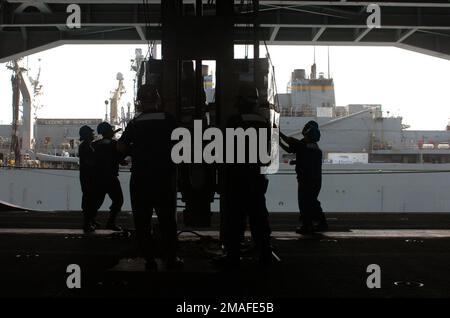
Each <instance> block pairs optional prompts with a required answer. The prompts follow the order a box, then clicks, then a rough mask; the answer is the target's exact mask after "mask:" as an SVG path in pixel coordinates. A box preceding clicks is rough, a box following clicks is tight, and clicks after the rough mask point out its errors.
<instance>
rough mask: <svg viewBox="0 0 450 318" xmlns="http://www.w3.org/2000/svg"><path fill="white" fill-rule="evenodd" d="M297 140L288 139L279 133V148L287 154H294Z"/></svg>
mask: <svg viewBox="0 0 450 318" xmlns="http://www.w3.org/2000/svg"><path fill="white" fill-rule="evenodd" d="M296 141H297V139H295V138H293V137H288V136H286V135H285V134H283V133H282V132H281V131H280V146H281V148H283V150H284V151H286V152H289V153H294V152H295V146H294V145H295V142H296Z"/></svg>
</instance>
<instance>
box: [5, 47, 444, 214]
mask: <svg viewBox="0 0 450 318" xmlns="http://www.w3.org/2000/svg"><path fill="white" fill-rule="evenodd" d="M144 59H145V58H144V56H143V55H142V52H140V51H139V50H136V58H135V60H133V65H134V66H133V67H134V68H135V71H136V73H137V74H138V75H139V74H140V73H139V72H140V71H142V70H139V69H140V65H141V64H142V62H143V61H144ZM9 68H10V69H11V71H12V72H13V77H14V79H15V81H14V80H13V92H14V100H15V101H16V102H15V105H14V114H15V115H14V117H13V124H12V125H0V136H1V137H0V153H1V154H0V160H1V163H2V165H1V168H0V201H3V202H7V203H8V204H12V205H17V206H20V207H24V208H26V209H32V210H42V211H56V210H57V211H64V210H67V211H72V210H80V206H81V191H80V185H79V181H78V171H77V170H78V158H77V157H76V155H77V148H78V144H79V141H78V129H79V127H80V126H82V125H86V124H87V125H90V126H91V127H92V128H94V129H95V127H96V126H97V124H98V123H100V122H101V121H103V120H108V121H110V122H111V123H112V124H115V125H116V126H121V127H125V126H126V123H127V121H129V120H130V119H131V118H132V117H133V110H132V107H131V105H130V103H128V104H127V106H126V107H123V106H122V107H120V103H121V98H120V97H121V96H122V94H123V92H124V89H125V88H124V85H123V76H122V75H121V74H120V73H119V74H118V75H117V81H118V85H117V88H115V89H114V91H113V92H112V94H111V97H110V99H109V100H108V101H105V106H106V108H107V109H108V105H109V110H110V115H109V116H108V114H107V113H106V114H105V118H96V119H63V118H62V119H45V118H34V117H33V115H32V114H33V109H34V108H35V107H36V102H35V100H36V99H37V97H38V95H39V94H40V87H41V86H40V84H39V82H38V80H33V79H32V78H30V77H29V76H28V73H27V70H26V69H25V68H24V67H23V66H21V64H20V61H15V62H13V63H11V64H10V66H9ZM316 69H317V66H316V64H315V63H314V64H313V65H312V67H311V72H310V74H308V75H307V74H306V70H305V69H295V70H294V71H293V72H292V75H291V79H290V81H289V85H288V87H287V92H286V93H276V94H273V91H272V101H271V102H272V103H274V104H276V107H275V110H276V112H277V113H278V114H279V115H280V117H279V126H280V128H281V130H282V131H283V132H284V133H285V134H287V135H289V136H293V137H296V138H299V139H300V138H302V136H301V130H302V128H303V126H304V124H305V123H306V122H308V121H310V120H315V121H317V122H318V123H319V126H320V130H321V134H322V137H321V140H320V142H319V146H320V148H321V149H322V151H323V155H324V156H323V158H324V163H323V187H322V191H321V194H320V200H321V202H322V206H323V208H324V210H325V211H330V212H343V213H345V212H386V213H389V212H395V213H398V212H405V211H408V212H448V211H450V184H449V183H448V180H450V126H447V127H443V128H445V129H443V130H439V131H437V130H430V131H423V130H420V131H419V130H410V129H408V128H409V127H408V126H407V125H405V124H404V123H403V119H402V118H401V117H394V116H390V115H389V114H386V113H385V112H383V109H382V105H376V104H351V105H346V106H339V105H336V101H335V86H334V80H333V79H332V78H331V77H330V76H329V74H328V76H325V74H324V73H318V74H317V71H316ZM250 71H251V70H250ZM247 72H248V70H247ZM264 76H265V80H266V84H265V85H266V86H267V82H270V74H269V72H268V73H267V74H265V75H264ZM203 80H204V88H205V98H206V110H207V115H208V118H210V117H213V116H214V112H213V106H211V105H213V104H214V81H213V76H212V74H211V72H210V71H209V70H208V67H207V66H205V67H204V72H203ZM14 85H15V86H14ZM268 86H270V85H268ZM270 90H271V88H270V87H267V91H270ZM269 95H270V94H269V93H267V94H263V95H262V96H263V97H264V96H269ZM20 96H21V97H22V98H21V99H20ZM264 98H266V97H264ZM208 105H210V106H211V107H210V109H209V110H210V111H208ZM19 108H21V109H22V118H19V117H20V116H19V114H20V112H19ZM119 108H120V109H121V114H120V115H119V114H118V110H119ZM11 158H14V160H13V159H11ZM15 158H20V164H18V162H17V160H15ZM292 159H293V157H292V155H289V154H286V153H283V152H282V151H281V150H280V154H279V160H280V169H279V171H278V172H277V173H276V174H271V175H269V188H268V191H267V196H266V198H267V208H268V210H269V211H270V212H274V213H276V212H296V211H298V205H297V180H296V175H295V171H294V166H293V165H291V161H292ZM129 177H130V172H129V168H124V169H122V170H121V172H120V180H121V183H122V188H123V189H124V191H123V192H124V196H125V204H124V207H123V210H130V209H131V206H130V199H129V193H128V188H129V187H128V182H129ZM108 206H109V199H107V200H106V202H105V204H104V205H103V207H102V209H105V210H106V209H107V207H108ZM180 206H182V204H181V203H180ZM218 209H219V203H218V200H217V195H216V200H215V201H214V203H213V204H212V210H213V211H218Z"/></svg>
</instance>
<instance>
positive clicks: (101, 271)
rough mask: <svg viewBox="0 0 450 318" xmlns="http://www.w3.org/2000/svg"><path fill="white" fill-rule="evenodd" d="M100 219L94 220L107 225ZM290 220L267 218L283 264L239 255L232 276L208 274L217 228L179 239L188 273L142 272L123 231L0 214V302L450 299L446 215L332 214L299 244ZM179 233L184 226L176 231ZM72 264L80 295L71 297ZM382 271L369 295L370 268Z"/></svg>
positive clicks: (56, 216) (60, 216) (53, 216)
mask: <svg viewBox="0 0 450 318" xmlns="http://www.w3.org/2000/svg"><path fill="white" fill-rule="evenodd" d="M105 217H106V216H105V215H101V216H100V220H101V221H104V219H105ZM296 217H297V216H296V215H295V214H285V215H279V216H274V217H273V220H272V223H273V233H272V236H273V245H274V248H275V251H276V254H277V255H278V256H279V257H280V258H281V260H282V261H281V262H280V263H279V264H276V265H274V266H272V267H270V268H261V267H260V266H258V264H257V263H256V262H255V261H254V259H253V258H252V254H251V252H248V253H245V254H244V258H243V261H242V264H241V269H240V270H239V271H238V272H224V271H220V270H217V269H215V268H213V267H212V266H211V264H210V260H211V258H212V257H214V256H216V255H219V254H220V249H219V241H218V231H217V226H216V225H217V224H216V223H217V222H216V220H215V221H214V222H213V224H214V225H213V227H212V228H211V229H199V230H197V231H196V232H195V233H192V232H185V233H182V234H180V254H181V256H183V257H184V259H185V267H184V268H183V269H182V270H180V271H169V270H166V269H164V266H163V264H159V265H160V271H159V272H157V273H151V272H146V271H145V270H144V262H143V260H142V259H141V258H139V257H138V253H137V250H136V247H135V244H134V240H133V228H132V223H131V219H130V215H129V214H127V213H124V214H123V215H122V217H121V223H122V224H124V225H125V226H126V227H128V229H129V232H124V233H113V232H111V231H107V230H99V231H97V232H96V233H95V234H91V235H84V234H83V233H82V232H81V231H80V230H79V229H77V228H78V225H79V221H80V214H79V213H77V212H73V213H67V212H55V213H30V212H28V213H25V212H17V211H16V212H2V213H0V273H1V275H0V286H2V288H0V297H62V298H73V297H76V298H78V297H89V298H90V297H93V298H98V297H125V298H132V297H133V298H135V297H139V298H150V299H153V300H154V299H164V300H171V299H172V300H173V299H175V300H177V299H194V300H195V299H206V300H210V301H217V300H222V299H223V300H224V299H230V297H231V298H233V297H234V298H236V297H243V299H250V298H251V299H255V297H256V299H272V298H273V299H292V298H301V297H339V298H346V297H364V298H365V297H369V298H370V297H387V298H391V297H450V288H449V287H450V270H449V268H450V222H449V221H450V215H448V214H428V215H425V214H422V215H418V214H415V215H413V214H402V215H386V214H370V215H365V214H352V215H342V214H337V213H335V214H333V213H329V214H328V217H329V221H330V226H331V228H330V232H327V233H324V234H317V235H314V236H311V237H303V236H301V235H298V234H295V233H294V232H293V231H292V229H293V228H295V225H296ZM180 227H181V226H180ZM69 264H77V265H79V266H80V268H81V273H82V276H81V281H82V288H80V289H69V288H67V285H66V279H67V277H68V276H69V274H68V273H67V272H66V270H67V266H68V265H69ZM370 264H377V265H379V266H380V268H381V288H379V289H369V288H368V287H367V285H366V280H367V277H368V276H369V274H368V273H367V272H366V269H367V266H368V265H370Z"/></svg>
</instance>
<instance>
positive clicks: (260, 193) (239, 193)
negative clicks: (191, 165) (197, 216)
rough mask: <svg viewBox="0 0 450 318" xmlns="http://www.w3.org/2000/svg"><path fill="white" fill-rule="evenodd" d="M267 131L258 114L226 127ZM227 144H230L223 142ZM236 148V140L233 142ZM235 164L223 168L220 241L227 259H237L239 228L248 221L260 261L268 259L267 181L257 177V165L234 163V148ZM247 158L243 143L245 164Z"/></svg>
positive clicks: (233, 120) (237, 119)
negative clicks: (222, 229) (222, 227)
mask: <svg viewBox="0 0 450 318" xmlns="http://www.w3.org/2000/svg"><path fill="white" fill-rule="evenodd" d="M238 127H241V128H243V129H244V130H246V129H247V128H250V127H252V128H256V129H257V131H258V128H267V129H268V135H269V132H270V124H269V123H268V121H267V120H266V119H265V118H264V117H262V116H261V115H258V114H253V113H248V114H241V115H235V116H232V117H231V118H230V120H229V121H228V124H227V128H238ZM226 142H227V143H231V142H233V141H231V140H227V141H226ZM235 146H236V141H235ZM234 155H235V159H234V160H235V161H234V162H235V163H234V164H226V166H225V178H226V179H225V216H224V222H225V226H224V241H225V246H226V249H227V253H228V257H229V258H230V260H234V261H236V260H238V259H239V253H240V242H241V238H242V229H243V226H245V223H243V222H245V220H246V217H248V219H249V223H250V229H251V232H252V236H253V240H254V242H255V245H256V249H257V251H258V253H259V256H260V258H262V259H266V260H267V259H269V258H270V257H271V247H270V226H269V221H268V215H267V214H268V213H267V209H266V198H265V193H266V190H267V184H268V180H267V178H266V176H265V175H263V174H261V166H262V164H261V163H259V159H258V163H237V161H236V160H237V159H236V147H235V153H234ZM248 158H249V142H248V140H247V141H246V162H248Z"/></svg>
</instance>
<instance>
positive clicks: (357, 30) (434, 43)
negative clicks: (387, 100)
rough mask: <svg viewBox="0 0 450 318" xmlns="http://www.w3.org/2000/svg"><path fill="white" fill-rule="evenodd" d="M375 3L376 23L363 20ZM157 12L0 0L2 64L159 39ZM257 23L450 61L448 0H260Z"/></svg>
mask: <svg viewBox="0 0 450 318" xmlns="http://www.w3.org/2000/svg"><path fill="white" fill-rule="evenodd" d="M169 2H172V1H169ZM174 2H176V1H174ZM221 2H222V1H221ZM217 3H218V1H217V0H216V1H211V0H205V1H203V15H204V16H208V15H215V10H216V4H217ZM374 3H376V4H378V5H379V6H380V9H381V27H380V28H369V27H368V26H367V18H368V17H369V16H370V15H371V12H368V10H367V9H368V6H369V5H371V4H374ZM69 4H79V5H80V8H81V26H82V27H81V28H78V29H77V28H74V29H70V28H68V27H67V25H66V22H67V18H68V16H69V15H70V12H69V13H68V12H67V7H68V5H69ZM183 4H184V6H183V8H184V9H183V10H184V14H185V15H190V14H191V15H195V12H196V8H195V6H196V1H192V0H191V1H187V0H185V1H183ZM144 8H147V10H144ZM162 11H163V10H162V7H161V1H154V0H148V1H142V0H47V1H45V0H44V1H39V0H33V1H30V0H29V1H24V0H0V62H5V61H8V60H11V59H12V58H14V57H17V56H20V55H27V54H31V53H35V52H38V51H42V50H45V49H48V48H51V47H55V46H59V45H63V44H70V43H73V44H80V43H86V44H87V43H116V44H117V43H133V44H136V43H145V42H146V41H148V40H155V41H161V40H162V23H161V22H162ZM144 12H147V13H148V14H145V13H144ZM252 15H253V5H252V4H251V1H241V0H239V1H237V0H236V1H234V16H233V25H234V30H233V34H232V37H233V41H234V43H235V44H242V43H250V42H253V40H252V39H253V29H252V26H253V21H254V20H252V18H251V17H252ZM257 23H258V24H259V32H258V37H259V39H260V40H261V41H266V42H267V44H279V45H283V44H290V45H376V46H380V45H381V46H395V47H400V48H404V49H409V50H413V51H417V52H422V53H425V54H429V55H433V56H438V57H442V58H446V59H450V3H449V1H444V0H441V1H420V0H419V1H417V0H416V1H413V0H405V1H402V0H397V1H393V0H390V1H376V2H373V1H372V2H370V1H355V0H347V1H341V0H334V1H275V0H271V1H269V0H261V1H259V10H258V18H257ZM205 28H207V26H205Z"/></svg>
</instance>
